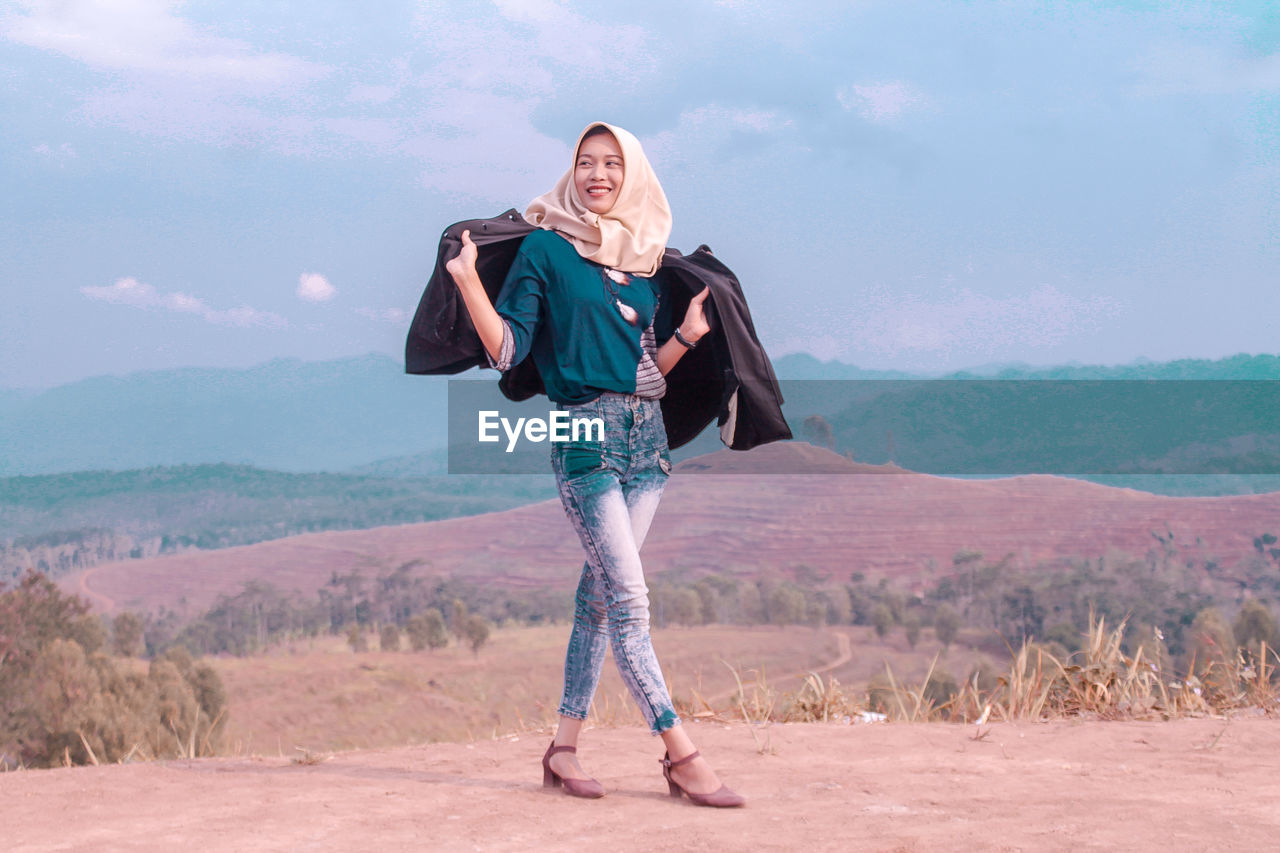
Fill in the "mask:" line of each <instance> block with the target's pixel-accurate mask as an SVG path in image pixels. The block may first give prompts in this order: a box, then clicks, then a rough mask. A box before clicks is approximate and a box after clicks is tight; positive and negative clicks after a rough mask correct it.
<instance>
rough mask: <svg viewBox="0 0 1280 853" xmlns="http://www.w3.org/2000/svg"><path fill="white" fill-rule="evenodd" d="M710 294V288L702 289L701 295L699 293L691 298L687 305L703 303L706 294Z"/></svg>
mask: <svg viewBox="0 0 1280 853" xmlns="http://www.w3.org/2000/svg"><path fill="white" fill-rule="evenodd" d="M710 292H711V288H710V287H704V288H702V292H701V293H699V294H698V295H697V296H695V297H693V298H692V299H690V300H689V304H690V305H692V304H693V303H695V302H697V303H698V304H702V302H703V301H704V300H706V298H707V294H708V293H710Z"/></svg>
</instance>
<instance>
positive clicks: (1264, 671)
mask: <svg viewBox="0 0 1280 853" xmlns="http://www.w3.org/2000/svg"><path fill="white" fill-rule="evenodd" d="M1124 635H1125V625H1124V623H1121V624H1120V625H1118V626H1116V627H1115V628H1112V629H1108V628H1107V625H1106V622H1105V620H1103V619H1101V618H1096V619H1091V621H1090V628H1089V633H1088V635H1087V637H1086V642H1085V646H1084V648H1083V649H1082V650H1081V651H1079V652H1077V653H1076V654H1074V655H1070V656H1069V657H1067V658H1066V659H1060V658H1058V657H1056V656H1055V655H1053V654H1052V653H1050V652H1049V651H1048V650H1046V649H1044V648H1043V647H1041V646H1039V645H1037V644H1034V643H1024V644H1023V645H1022V647H1021V648H1019V649H1018V650H1017V652H1016V653H1014V654H1012V656H1011V660H1010V662H1009V664H1008V669H1007V671H1006V672H1005V674H1004V675H1002V676H1001V677H1000V678H999V679H998V682H997V686H996V687H995V688H993V689H988V690H983V689H981V688H980V687H979V685H978V684H977V679H976V676H975V678H974V680H972V681H969V682H966V683H964V684H962V685H960V687H959V689H958V690H957V691H956V692H955V693H953V694H952V695H951V697H950V698H949V699H948V700H946V701H938V700H937V699H936V698H934V697H932V696H931V695H930V692H931V691H930V685H931V683H934V684H935V687H936V677H935V671H936V669H937V664H938V656H937V655H935V656H934V658H933V661H932V663H930V665H929V667H928V668H927V669H926V670H925V672H924V676H923V678H921V679H919V680H917V681H910V682H907V681H903V680H901V679H899V678H897V677H896V676H895V674H894V670H893V667H892V666H891V665H890V664H889V663H888V662H886V663H885V667H884V678H883V680H882V681H881V682H880V684H879V686H877V685H876V684H874V683H873V685H872V686H871V687H870V688H869V690H868V691H867V692H864V693H861V694H858V695H851V694H849V693H847V692H846V691H845V690H844V689H843V688H842V687H841V685H840V683H839V681H837V680H836V678H835V677H829V678H827V679H823V678H822V677H821V676H819V675H817V674H814V673H810V674H809V675H808V676H807V677H806V678H805V679H804V681H803V683H802V684H801V685H800V687H799V689H797V690H795V691H794V692H791V693H787V694H784V695H783V696H782V697H781V698H780V699H779V698H778V697H777V694H776V691H775V690H773V688H771V687H770V686H769V685H768V684H767V683H766V682H763V681H762V680H761V679H757V680H756V681H755V682H754V683H751V682H748V683H746V685H745V686H744V687H742V688H741V695H740V696H739V697H738V699H737V702H738V707H739V709H740V713H741V716H742V719H744V720H746V721H748V722H750V723H751V724H752V726H753V734H754V730H755V729H756V728H758V727H761V726H762V725H764V724H765V723H766V721H768V722H843V723H850V722H857V721H858V720H860V719H862V720H866V719H881V718H883V719H887V720H892V721H901V722H927V721H936V720H955V721H962V722H969V723H977V724H978V725H979V726H982V725H985V724H986V723H987V722H988V721H1015V720H1021V721H1026V720H1037V721H1038V720H1051V719H1063V718H1084V719H1096V720H1122V719H1123V720H1129V719H1142V720H1151V719H1165V720H1167V719H1173V718H1178V717H1193V716H1227V715H1229V714H1230V713H1231V712H1234V711H1241V710H1255V711H1260V712H1263V713H1267V714H1274V713H1277V712H1280V684H1278V683H1277V678H1276V675H1277V665H1278V664H1280V655H1278V654H1277V652H1276V650H1275V649H1272V648H1270V647H1268V646H1267V645H1266V643H1262V644H1261V645H1260V646H1259V647H1258V648H1257V649H1256V650H1255V649H1250V650H1244V649H1239V650H1237V651H1236V653H1235V655H1234V656H1232V657H1220V658H1218V659H1215V660H1210V661H1204V662H1201V664H1200V665H1197V664H1196V663H1194V662H1193V664H1192V665H1191V667H1190V670H1189V671H1188V672H1186V673H1185V674H1182V675H1177V674H1174V673H1171V672H1167V671H1165V670H1164V669H1162V667H1161V665H1160V663H1159V662H1158V661H1155V660H1150V659H1148V657H1147V652H1146V650H1145V647H1142V648H1139V649H1138V651H1137V652H1135V653H1134V654H1133V655H1132V656H1130V655H1126V654H1125V653H1124V650H1123V647H1122V641H1123V638H1124ZM876 708H879V709H882V711H883V717H878V716H875V715H874V709H876ZM763 709H769V711H770V712H769V713H768V714H767V716H766V715H763V714H762V710H763ZM983 736H985V734H984V732H982V731H979V733H978V735H976V737H978V738H979V739H980V738H981V737H983Z"/></svg>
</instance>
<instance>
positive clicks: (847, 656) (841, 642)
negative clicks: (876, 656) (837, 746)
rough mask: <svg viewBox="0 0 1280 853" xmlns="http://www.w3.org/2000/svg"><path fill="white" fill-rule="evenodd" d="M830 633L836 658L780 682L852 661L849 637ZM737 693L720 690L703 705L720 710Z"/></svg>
mask: <svg viewBox="0 0 1280 853" xmlns="http://www.w3.org/2000/svg"><path fill="white" fill-rule="evenodd" d="M830 633H831V636H833V637H835V638H836V656H835V657H834V658H832V659H831V660H830V661H828V662H827V663H824V664H823V665H822V666H818V667H814V668H812V669H798V670H796V671H795V672H788V673H786V674H784V675H783V676H782V677H781V679H780V680H781V681H787V680H789V679H792V678H804V677H805V676H806V675H808V674H809V673H811V672H813V673H817V674H819V675H821V674H822V673H824V672H830V671H831V670H833V669H837V668H839V667H842V666H844V665H845V664H846V663H848V662H849V661H851V660H853V646H852V644H851V643H850V642H849V635H848V634H846V633H844V632H843V631H832V632H830ZM737 693H738V688H737V686H734V687H731V688H729V689H728V690H721V691H720V692H719V693H715V694H712V695H711V696H707V697H705V700H704V701H705V704H706V705H707V706H709V707H708V710H711V709H714V708H722V707H724V706H725V703H727V702H728V701H729V700H730V699H732V698H733V697H734V696H736V695H737Z"/></svg>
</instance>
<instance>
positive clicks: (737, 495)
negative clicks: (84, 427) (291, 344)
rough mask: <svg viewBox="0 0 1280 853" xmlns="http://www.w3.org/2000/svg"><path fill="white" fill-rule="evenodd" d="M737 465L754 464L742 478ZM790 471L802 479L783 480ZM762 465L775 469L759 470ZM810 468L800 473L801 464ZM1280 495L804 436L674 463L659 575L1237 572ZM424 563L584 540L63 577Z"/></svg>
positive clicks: (485, 532)
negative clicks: (1210, 492)
mask: <svg viewBox="0 0 1280 853" xmlns="http://www.w3.org/2000/svg"><path fill="white" fill-rule="evenodd" d="M734 471H738V472H741V473H731V472H734ZM770 471H787V472H791V473H788V474H771V473H768V472H770ZM748 472H763V473H748ZM795 472H802V473H795ZM1278 512H1280V493H1272V494H1266V495H1240V496H1233V497H1166V496H1160V495H1152V494H1148V493H1146V492H1139V491H1134V490H1132V489H1117V488H1111V487H1108V486H1100V485H1096V484H1094V483H1087V482H1083V481H1081V480H1071V479H1066V478H1063V477H1051V476H1044V475H1036V476H1027V477H1010V478H1008V479H1002V480H982V481H975V480H956V479H948V478H944V477H933V476H927V475H924V474H913V473H909V472H904V471H902V470H901V469H893V468H884V467H876V466H869V465H861V464H858V463H855V462H851V461H849V460H847V459H845V458H844V457H841V456H838V455H836V454H834V453H831V452H830V451H827V450H822V449H820V448H816V447H812V446H809V445H804V444H799V443H787V444H783V445H778V444H774V445H767V446H765V447H760V448H757V449H755V450H752V451H750V452H749V453H734V452H730V451H721V452H720V453H715V454H709V455H708V456H703V457H697V458H696V459H691V460H687V461H685V462H684V463H682V464H681V465H680V466H678V467H677V469H676V475H675V476H673V477H672V478H671V482H670V483H669V484H668V486H667V491H666V495H665V496H664V498H663V502H662V506H661V507H660V508H659V510H658V514H657V516H656V517H655V519H654V524H653V528H652V530H651V531H650V533H649V536H648V538H647V540H646V542H645V551H644V553H645V571H646V574H647V576H648V577H650V578H651V579H652V578H655V577H659V576H661V575H662V574H663V573H664V572H668V571H679V572H680V573H682V574H684V575H693V576H696V575H699V574H704V573H708V572H716V573H720V574H723V575H729V576H732V577H736V578H739V579H742V580H756V579H758V578H772V579H775V580H776V579H780V578H783V577H789V578H795V577H796V575H797V573H800V572H803V573H805V574H806V576H808V577H809V578H810V579H819V580H820V579H823V578H829V579H834V580H835V581H838V582H843V581H845V580H846V579H848V577H849V574H850V572H853V571H858V572H862V573H864V574H865V575H866V576H867V577H869V578H871V579H875V578H879V577H892V578H895V579H896V580H897V581H899V582H900V583H905V584H907V585H908V586H910V585H912V584H922V583H923V582H924V580H925V579H926V578H927V577H929V576H930V573H931V572H932V571H934V570H935V569H943V570H949V569H950V567H951V562H952V558H953V556H954V555H955V554H956V552H957V551H959V550H961V549H976V550H978V551H981V552H983V553H984V554H986V555H987V557H988V558H989V559H991V560H998V559H1000V558H1002V557H1004V556H1006V555H1008V556H1009V558H1010V559H1011V560H1012V561H1013V565H1015V566H1018V567H1022V568H1024V569H1030V568H1033V567H1034V566H1035V565H1036V564H1037V563H1038V562H1041V561H1046V560H1054V559H1061V558H1064V557H1072V556H1075V557H1099V556H1104V555H1108V554H1110V553H1113V552H1123V553H1127V554H1130V555H1133V556H1142V555H1144V554H1146V553H1147V552H1148V550H1149V549H1151V548H1152V546H1153V544H1155V540H1154V539H1153V538H1152V533H1153V532H1155V533H1158V534H1160V535H1161V536H1167V534H1173V539H1171V540H1170V542H1171V543H1172V547H1173V550H1174V553H1171V554H1167V555H1165V558H1167V559H1173V560H1176V561H1178V562H1186V561H1188V560H1193V561H1196V562H1203V561H1204V560H1205V559H1210V558H1211V559H1213V560H1214V561H1215V562H1216V563H1217V564H1218V565H1219V566H1221V567H1222V571H1225V572H1227V573H1228V574H1229V573H1230V571H1231V570H1232V568H1233V567H1234V566H1235V565H1236V564H1237V563H1238V562H1239V561H1240V560H1242V559H1246V558H1249V557H1251V556H1252V555H1253V554H1254V549H1253V539H1254V537H1256V536H1258V535H1259V534H1261V533H1263V532H1266V531H1268V530H1271V529H1272V528H1274V526H1275V519H1276V516H1277V513H1278ZM410 562H413V563H415V564H416V565H415V568H414V569H413V571H414V573H415V574H419V575H422V576H428V577H437V576H442V575H443V576H454V577H460V578H467V579H468V580H470V581H471V582H473V583H481V584H485V585H488V586H492V587H494V588H506V589H528V588H548V587H551V588H556V587H562V588H566V589H567V588H569V587H571V586H572V585H573V584H574V583H576V582H577V579H578V568H579V567H580V566H581V564H582V549H581V546H580V545H579V543H578V539H577V536H576V535H575V534H574V533H573V531H572V529H571V528H570V526H569V523H568V522H567V521H566V520H565V516H564V511H563V510H562V509H561V507H560V504H559V502H558V501H544V502H542V503H538V504H532V505H530V506H525V507H520V508H518V509H513V510H508V511H506V512H498V513H490V514H487V515H479V516H472V517H469V518H455V519H449V520H446V521H433V522H427V523H424V524H407V525H401V526H396V527H381V528H376V529H372V530H352V531H343V532H327V533H312V534H306V535H302V536H293V537H289V538H287V539H278V540H275V541H272V542H263V543H259V544H257V545H249V546H244V547H239V548H226V549H222V550H217V551H197V552H192V553H186V554H177V555H169V556H164V557H156V558H152V559H147V560H126V561H123V562H117V563H107V564H103V565H100V566H96V567H94V568H91V569H88V570H87V571H84V572H81V573H78V574H74V575H68V576H67V577H65V578H64V579H63V580H62V581H61V583H62V584H63V586H64V587H65V588H67V589H68V590H70V591H74V592H77V593H79V594H81V595H84V596H86V597H87V598H89V599H90V600H91V601H92V602H93V603H94V605H95V606H96V607H97V608H99V609H101V610H105V611H107V612H111V611H114V610H116V609H117V608H130V609H137V610H151V609H154V608H157V607H161V606H164V607H169V608H173V609H175V610H176V611H177V612H178V613H179V614H182V615H194V614H196V613H198V612H200V611H202V610H204V609H205V608H207V607H209V606H210V605H211V604H212V603H213V602H214V601H215V600H216V599H217V597H218V596H219V595H222V594H226V595H234V594H236V593H238V592H240V590H241V589H242V588H243V586H244V584H245V583H246V582H247V581H251V580H263V579H266V580H269V581H270V582H271V583H272V584H274V585H276V586H277V587H279V588H281V589H284V590H291V589H292V590H297V591H299V592H300V593H302V594H305V595H308V596H309V595H313V594H314V593H315V591H316V590H317V589H318V588H320V587H322V586H324V584H326V583H327V582H328V581H329V579H330V578H331V577H332V575H333V573H334V572H338V573H340V574H345V573H347V572H351V571H358V572H361V573H364V574H366V575H369V576H375V575H377V574H380V573H386V572H388V571H390V570H391V569H392V568H394V567H396V566H400V565H402V564H404V563H410Z"/></svg>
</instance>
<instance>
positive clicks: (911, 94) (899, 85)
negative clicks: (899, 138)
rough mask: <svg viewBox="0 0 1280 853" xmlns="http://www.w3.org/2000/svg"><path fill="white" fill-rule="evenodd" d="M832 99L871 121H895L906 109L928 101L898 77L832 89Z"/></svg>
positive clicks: (881, 122)
mask: <svg viewBox="0 0 1280 853" xmlns="http://www.w3.org/2000/svg"><path fill="white" fill-rule="evenodd" d="M836 100H838V101H839V102H840V106H842V107H844V108H845V109H846V110H852V111H856V112H857V113H858V115H860V116H862V117H863V118H864V119H866V120H867V121H869V122H871V123H873V124H889V123H891V122H894V121H897V120H898V119H899V118H901V117H902V114H903V113H904V112H905V111H907V110H908V109H914V108H917V107H921V106H924V105H925V104H927V103H928V98H926V97H925V96H924V93H922V92H921V91H920V90H918V89H916V88H915V87H914V86H912V85H911V84H909V83H904V82H903V81H901V80H892V81H889V82H885V83H863V84H854V85H852V86H846V87H845V88H843V89H841V90H840V91H838V92H836Z"/></svg>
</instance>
